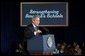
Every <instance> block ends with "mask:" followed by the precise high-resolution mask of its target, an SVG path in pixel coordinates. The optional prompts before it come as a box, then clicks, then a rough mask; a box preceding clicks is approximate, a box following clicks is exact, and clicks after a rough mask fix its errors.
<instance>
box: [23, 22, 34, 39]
mask: <svg viewBox="0 0 85 56" xmlns="http://www.w3.org/2000/svg"><path fill="white" fill-rule="evenodd" d="M34 31H35V29H34V27H33V25H32V24H29V25H28V26H27V27H26V28H25V30H24V33H25V34H24V36H25V38H26V39H31V38H32V37H33V36H34Z"/></svg>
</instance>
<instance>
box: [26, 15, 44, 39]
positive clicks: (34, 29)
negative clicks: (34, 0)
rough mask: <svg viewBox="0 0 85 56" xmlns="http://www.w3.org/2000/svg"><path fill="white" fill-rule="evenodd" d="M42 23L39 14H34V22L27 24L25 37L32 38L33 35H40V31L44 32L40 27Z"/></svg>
mask: <svg viewBox="0 0 85 56" xmlns="http://www.w3.org/2000/svg"><path fill="white" fill-rule="evenodd" d="M39 23H40V18H39V16H34V17H33V18H32V23H31V24H29V25H28V26H27V28H26V29H25V38H26V39H31V38H32V37H33V36H35V35H38V34H39V33H42V31H41V30H39V29H38V26H39Z"/></svg>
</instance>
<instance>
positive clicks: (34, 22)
mask: <svg viewBox="0 0 85 56" xmlns="http://www.w3.org/2000/svg"><path fill="white" fill-rule="evenodd" d="M39 23H40V18H39V17H35V18H34V19H33V24H34V25H36V26H38V25H39Z"/></svg>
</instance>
